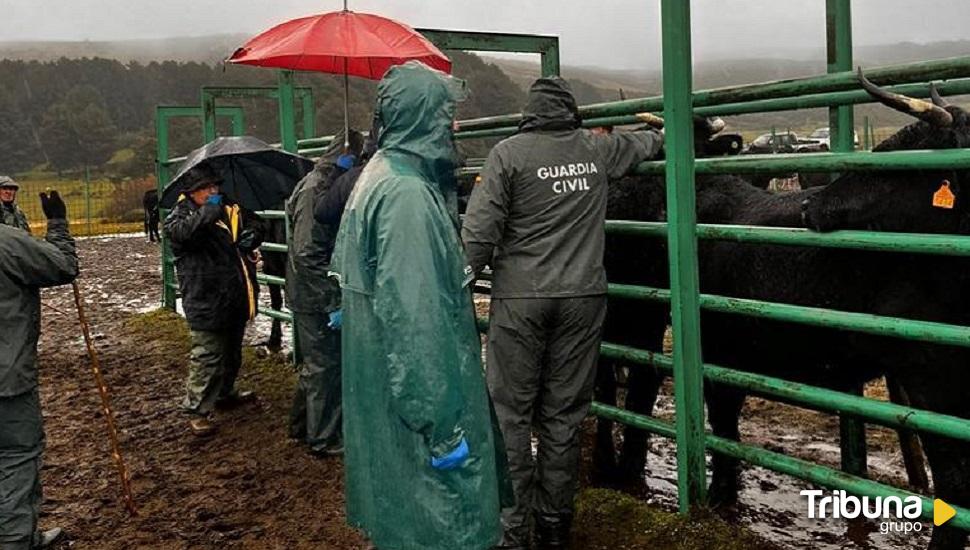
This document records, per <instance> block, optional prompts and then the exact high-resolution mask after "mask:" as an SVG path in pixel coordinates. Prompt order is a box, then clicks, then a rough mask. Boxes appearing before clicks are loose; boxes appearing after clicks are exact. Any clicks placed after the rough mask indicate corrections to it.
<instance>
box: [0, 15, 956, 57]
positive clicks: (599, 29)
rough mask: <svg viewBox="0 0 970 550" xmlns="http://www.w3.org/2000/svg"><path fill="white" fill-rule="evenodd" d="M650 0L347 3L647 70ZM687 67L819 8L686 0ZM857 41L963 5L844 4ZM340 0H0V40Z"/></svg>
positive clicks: (925, 23) (270, 19) (783, 41)
mask: <svg viewBox="0 0 970 550" xmlns="http://www.w3.org/2000/svg"><path fill="white" fill-rule="evenodd" d="M659 4H660V2H659V0H604V1H601V2H590V1H588V0H583V1H579V0H530V1H518V2H516V1H508V0H472V1H467V0H350V7H351V9H354V10H357V11H371V12H375V13H382V14H384V15H388V16H390V17H394V18H397V19H400V20H402V21H405V22H407V23H408V24H410V25H412V26H415V27H436V28H450V29H462V30H478V31H503V32H525V33H536V34H556V35H559V36H560V39H561V47H562V61H563V63H565V64H570V65H599V66H604V67H614V68H633V67H638V68H644V67H656V66H657V64H658V62H659V54H658V52H657V50H658V49H659V30H658V26H659V24H658V20H659V7H658V6H659ZM692 4H693V17H694V29H693V33H694V53H695V58H696V59H697V60H698V61H704V60H711V59H718V58H724V57H737V56H738V54H747V56H750V55H763V54H765V53H766V52H770V51H771V50H772V49H773V48H777V47H778V46H780V45H788V46H791V47H792V48H793V49H795V50H806V49H819V50H820V49H821V48H822V47H823V46H824V32H825V31H824V23H825V15H824V9H825V8H824V6H825V2H824V1H823V0H693V1H692ZM852 4H853V27H854V30H853V32H854V40H855V43H856V44H860V45H866V44H884V43H891V42H900V41H912V42H933V41H941V40H961V39H970V0H915V1H914V0H854V1H853V3H852ZM340 7H341V2H340V0H0V17H2V23H0V41H13V40H17V41H20V40H85V39H87V40H121V39H138V38H151V39H157V38H164V37H172V36H180V35H181V36H187V35H205V34H227V33H236V32H244V33H256V32H259V31H261V30H264V29H266V28H269V27H270V26H272V25H273V24H275V23H279V22H282V21H284V20H287V19H290V18H293V17H298V16H302V15H309V14H313V13H319V12H324V11H331V10H336V9H340Z"/></svg>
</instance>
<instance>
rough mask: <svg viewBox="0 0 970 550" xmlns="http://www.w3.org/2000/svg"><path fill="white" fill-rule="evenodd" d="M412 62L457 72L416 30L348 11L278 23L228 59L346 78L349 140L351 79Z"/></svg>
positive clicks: (376, 75)
mask: <svg viewBox="0 0 970 550" xmlns="http://www.w3.org/2000/svg"><path fill="white" fill-rule="evenodd" d="M411 60H417V61H420V62H422V63H424V64H425V65H428V66H429V67H432V68H434V69H438V70H441V71H444V72H447V73H450V72H451V60H449V59H448V58H447V57H446V56H445V54H443V53H441V50H439V49H438V48H436V47H435V46H434V44H432V43H431V42H430V41H428V39H426V38H425V37H423V36H421V35H420V34H419V33H418V32H417V31H415V30H414V29H412V28H411V27H409V26H407V25H405V24H403V23H400V22H398V21H394V20H392V19H388V18H386V17H381V16H379V15H373V14H369V13H355V12H352V11H348V10H346V9H344V11H338V12H332V13H324V14H320V15H314V16H310V17H301V18H299V19H293V20H291V21H287V22H285V23H282V24H280V25H277V26H275V27H273V28H272V29H270V30H268V31H266V32H264V33H262V34H259V35H257V36H255V37H253V38H251V39H250V40H249V41H248V42H246V44H245V45H243V47H241V48H239V49H238V50H236V51H235V52H234V53H233V54H232V55H231V56H229V59H227V60H226V61H227V62H229V63H242V64H245V65H257V66H260V67H277V68H280V69H293V70H300V71H317V72H324V73H332V74H342V75H344V136H347V135H349V133H348V128H349V126H350V124H349V120H348V118H349V117H348V113H347V103H348V96H349V93H350V92H349V84H348V79H347V76H348V75H354V76H360V77H363V78H369V79H372V80H378V79H380V78H382V77H383V76H384V73H385V72H387V69H389V68H390V67H391V66H393V65H399V64H402V63H405V62H407V61H411ZM345 139H346V138H345ZM345 144H346V143H345Z"/></svg>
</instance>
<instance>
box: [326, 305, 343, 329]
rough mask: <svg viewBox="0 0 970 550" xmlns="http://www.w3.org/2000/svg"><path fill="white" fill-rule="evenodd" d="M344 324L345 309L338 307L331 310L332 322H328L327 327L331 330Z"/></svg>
mask: <svg viewBox="0 0 970 550" xmlns="http://www.w3.org/2000/svg"><path fill="white" fill-rule="evenodd" d="M343 325H344V310H342V309H337V310H334V311H331V312H330V322H329V323H327V327H328V328H329V329H330V330H340V327H342V326H343Z"/></svg>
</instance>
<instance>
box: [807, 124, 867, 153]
mask: <svg viewBox="0 0 970 550" xmlns="http://www.w3.org/2000/svg"><path fill="white" fill-rule="evenodd" d="M807 139H809V140H812V141H817V142H818V143H819V145H820V146H821V147H822V149H823V150H825V151H828V150H829V149H831V147H832V146H831V137H830V132H829V127H828V126H826V127H824V128H816V129H815V130H813V131H812V133H811V134H808V138H807ZM852 141H853V145H854V146H855V147H859V133H858V132H852Z"/></svg>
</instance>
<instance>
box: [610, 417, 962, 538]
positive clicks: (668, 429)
mask: <svg viewBox="0 0 970 550" xmlns="http://www.w3.org/2000/svg"><path fill="white" fill-rule="evenodd" d="M592 412H593V414H595V415H597V416H600V417H603V418H608V419H610V420H615V421H617V422H620V423H623V424H626V425H628V426H634V427H636V428H640V429H643V430H647V431H649V432H651V433H655V434H657V435H661V436H664V437H668V438H671V437H674V428H673V426H671V425H670V423H669V422H664V421H663V420H658V419H656V418H651V417H649V416H641V415H637V414H633V413H631V412H629V411H624V410H623V409H618V408H616V407H610V406H608V405H604V404H602V403H593V407H592ZM705 442H706V446H707V448H708V449H710V450H711V452H715V453H720V454H723V455H727V456H731V457H734V458H737V459H740V460H743V461H744V462H748V463H750V464H754V465H756V466H761V467H764V468H767V469H769V470H774V471H776V472H780V473H783V474H788V475H790V476H792V477H796V478H798V479H803V480H805V481H810V482H812V483H815V484H817V485H821V486H823V487H829V488H832V489H843V490H845V491H847V492H849V493H853V494H857V495H863V496H870V497H889V496H898V497H909V496H915V497H918V498H920V499H921V500H922V502H923V516H922V517H923V518H926V519H930V520H932V518H933V499H930V498H927V497H925V496H923V495H918V494H916V493H913V492H910V491H905V490H903V489H899V488H896V487H892V486H889V485H883V484H882V483H876V482H874V481H869V480H867V479H863V478H860V477H857V476H853V475H851V474H847V473H844V472H840V471H838V470H833V469H832V468H827V467H825V466H819V465H818V464H814V463H812V462H807V461H805V460H800V459H797V458H792V457H790V456H785V455H783V454H780V453H776V452H773V451H769V450H767V449H763V448H761V447H755V446H753V445H745V444H743V443H738V442H737V441H731V440H729V439H724V438H721V437H717V436H714V435H710V434H708V435H707V436H706V438H705ZM953 508H954V510H956V512H957V515H956V517H954V518H953V519H952V520H950V522H949V523H948V525H952V526H955V527H960V528H961V529H967V530H970V510H968V509H966V508H960V507H956V506H955V507H953Z"/></svg>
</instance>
